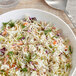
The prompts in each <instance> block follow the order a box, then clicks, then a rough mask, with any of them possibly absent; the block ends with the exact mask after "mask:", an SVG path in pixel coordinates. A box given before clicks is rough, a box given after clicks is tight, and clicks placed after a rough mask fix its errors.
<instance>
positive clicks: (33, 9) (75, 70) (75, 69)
mask: <svg viewBox="0 0 76 76" xmlns="http://www.w3.org/2000/svg"><path fill="white" fill-rule="evenodd" d="M23 10H25V11H29V10H32V11H39V12H42V13H46V14H49V15H52V16H54V17H55V18H57V19H59V20H60V21H61V22H63V23H64V24H65V25H66V26H67V28H68V29H69V30H70V31H71V33H72V35H73V37H74V39H75V42H76V35H75V34H74V32H73V30H72V28H71V27H70V26H69V24H67V23H66V22H65V21H64V20H62V19H61V18H60V17H59V16H56V15H55V14H53V13H51V12H47V11H44V10H42V9H35V8H23V9H16V10H12V11H8V12H6V13H3V14H1V15H0V17H1V16H3V15H6V14H9V13H13V12H16V11H23ZM75 72H76V66H75V68H74V69H73V72H72V76H73V75H74V73H75Z"/></svg>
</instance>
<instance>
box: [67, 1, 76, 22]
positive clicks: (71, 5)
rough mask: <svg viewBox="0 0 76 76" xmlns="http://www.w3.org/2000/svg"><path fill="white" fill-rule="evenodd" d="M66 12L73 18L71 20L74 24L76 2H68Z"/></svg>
mask: <svg viewBox="0 0 76 76" xmlns="http://www.w3.org/2000/svg"><path fill="white" fill-rule="evenodd" d="M67 10H68V11H69V13H70V14H71V15H72V16H73V18H74V20H75V22H76V0H68V3H67Z"/></svg>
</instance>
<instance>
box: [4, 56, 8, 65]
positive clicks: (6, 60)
mask: <svg viewBox="0 0 76 76" xmlns="http://www.w3.org/2000/svg"><path fill="white" fill-rule="evenodd" d="M8 57H9V56H8V55H7V56H6V58H5V59H4V64H6V61H7V58H8Z"/></svg>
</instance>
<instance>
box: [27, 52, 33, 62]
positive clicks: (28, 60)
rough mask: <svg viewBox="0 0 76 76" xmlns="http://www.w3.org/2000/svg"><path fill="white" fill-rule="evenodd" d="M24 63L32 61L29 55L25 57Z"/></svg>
mask: <svg viewBox="0 0 76 76" xmlns="http://www.w3.org/2000/svg"><path fill="white" fill-rule="evenodd" d="M26 61H27V62H31V61H32V60H31V54H30V53H29V55H28V56H26Z"/></svg>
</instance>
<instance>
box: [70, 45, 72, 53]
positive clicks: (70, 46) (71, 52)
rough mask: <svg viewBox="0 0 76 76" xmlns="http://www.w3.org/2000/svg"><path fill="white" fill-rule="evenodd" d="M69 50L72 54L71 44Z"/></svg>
mask: <svg viewBox="0 0 76 76" xmlns="http://www.w3.org/2000/svg"><path fill="white" fill-rule="evenodd" d="M69 51H70V53H71V54H72V48H71V45H70V46H69Z"/></svg>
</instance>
